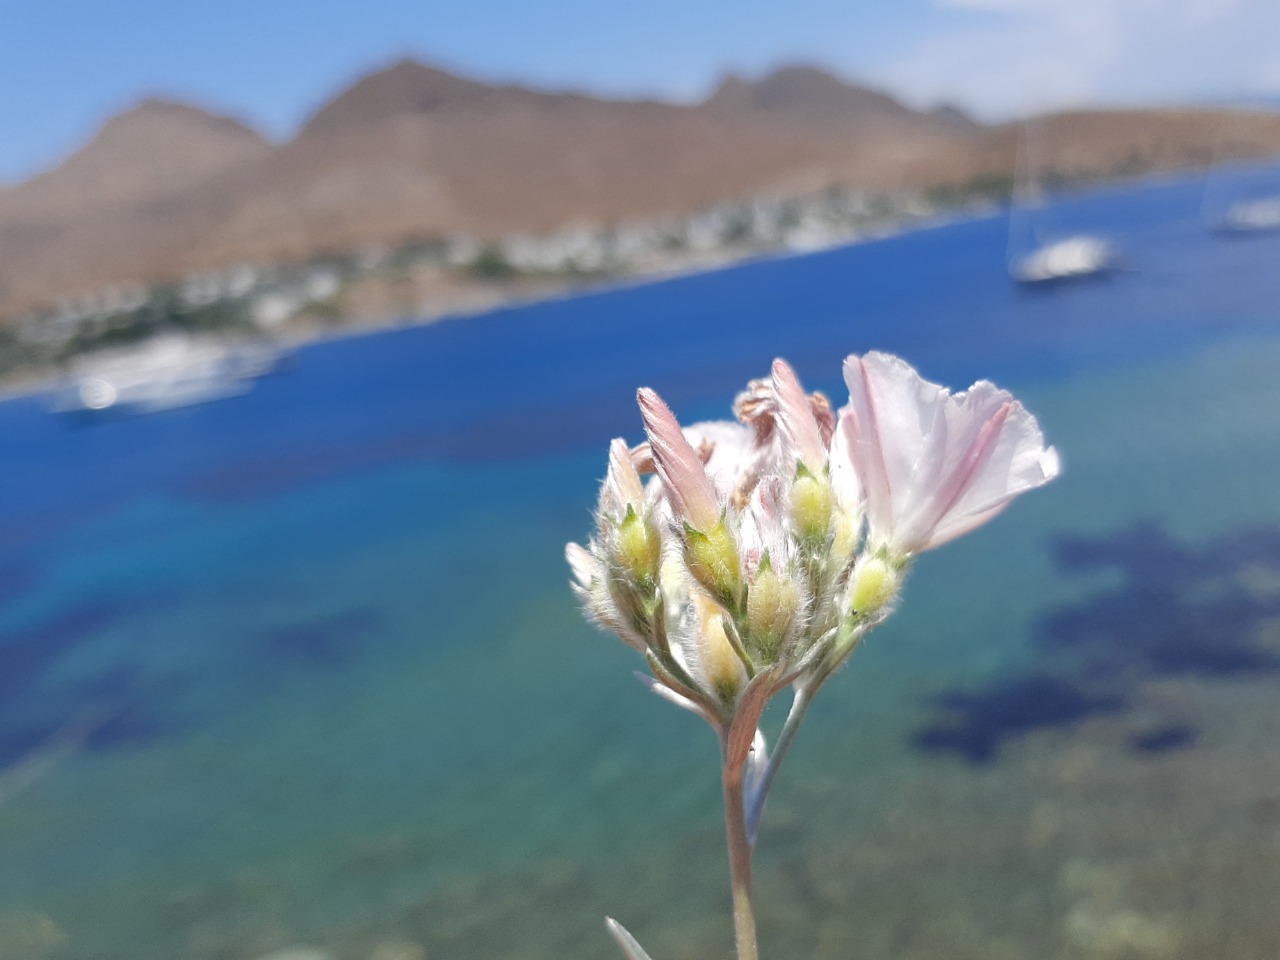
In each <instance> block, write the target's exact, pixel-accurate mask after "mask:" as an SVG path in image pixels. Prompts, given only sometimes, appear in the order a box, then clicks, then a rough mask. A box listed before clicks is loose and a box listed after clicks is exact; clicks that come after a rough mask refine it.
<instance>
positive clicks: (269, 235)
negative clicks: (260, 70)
mask: <svg viewBox="0 0 1280 960" xmlns="http://www.w3.org/2000/svg"><path fill="white" fill-rule="evenodd" d="M1043 127H1044V131H1045V133H1044V136H1043V137H1042V138H1041V139H1042V140H1043V141H1044V143H1045V147H1044V150H1043V153H1044V156H1045V158H1046V161H1047V162H1050V163H1051V164H1052V165H1053V166H1054V167H1060V168H1061V169H1062V170H1063V171H1064V172H1068V173H1070V174H1071V175H1078V176H1098V175H1112V174H1115V173H1117V172H1124V171H1129V172H1135V171H1138V170H1145V169H1153V168H1154V169H1164V168H1173V167H1182V166H1188V165H1193V164H1203V163H1205V162H1207V161H1208V160H1209V159H1210V157H1211V156H1212V153H1213V150H1214V144H1215V143H1216V142H1218V141H1220V140H1221V129H1222V114H1220V113H1215V112H1212V111H1198V112H1197V111H1191V112H1188V111H1166V112H1152V111H1129V112H1123V113H1082V114H1064V115H1060V116H1056V117H1052V118H1048V119H1047V120H1045V121H1044V123H1043ZM1244 128H1245V129H1244V133H1243V134H1241V135H1240V136H1239V137H1238V138H1237V140H1238V142H1234V143H1233V146H1234V148H1237V149H1236V150H1235V152H1236V153H1243V154H1250V155H1253V154H1259V153H1268V152H1280V116H1277V115H1258V116H1254V117H1251V118H1248V119H1247V122H1246V123H1245V124H1244ZM1019 136H1020V128H1017V127H1013V126H1005V127H996V128H988V127H983V126H980V125H978V124H976V123H974V122H973V121H972V120H970V119H969V118H967V117H965V116H964V115H963V114H961V113H959V112H958V111H956V110H954V109H940V110H935V111H917V110H912V109H910V108H908V107H906V106H904V105H903V104H901V103H899V102H898V101H896V100H894V99H893V98H892V97H890V96H888V95H886V94H884V93H881V92H878V91H874V90H869V89H866V88H863V87H859V86H856V85H853V84H849V83H846V82H844V81H842V80H840V79H838V78H836V77H834V76H832V75H830V74H827V73H824V72H822V71H819V70H815V69H813V68H808V67H787V68H783V69H780V70H777V71H775V72H774V73H772V74H770V75H768V76H766V77H764V78H762V79H760V80H757V81H754V82H749V81H745V80H742V79H739V78H734V77H729V78H726V79H725V80H724V81H723V82H722V83H721V84H720V86H719V87H718V88H717V90H716V91H715V92H714V93H713V94H712V95H711V96H710V97H709V98H708V99H707V100H706V101H705V102H703V103H701V104H696V105H692V106H684V105H676V104H671V103H663V102H658V101H644V100H605V99H600V98H596V97H591V96H587V95H584V94H580V93H556V92H543V91H537V90H530V89H526V88H523V87H518V86H500V85H493V84H486V83H481V82H478V81H475V80H471V79H467V78H463V77H458V76H454V75H452V74H450V73H447V72H445V71H442V70H439V69H435V68H432V67H428V66H425V65H423V64H419V63H415V62H412V61H404V62H401V63H398V64H396V65H394V66H392V67H390V68H389V69H386V70H383V71H380V72H378V73H375V74H372V75H370V76H368V77H365V78H364V79H362V80H360V81H359V82H357V83H356V84H354V85H353V86H351V87H350V88H349V89H347V90H346V91H344V92H342V93H341V94H339V95H338V96H337V97H335V98H334V99H333V100H332V101H330V102H329V103H328V104H326V105H325V106H323V107H322V108H321V109H320V110H319V111H317V113H316V114H315V115H314V116H313V117H312V118H311V119H310V121H309V122H308V123H307V124H306V125H305V126H304V128H303V129H302V131H301V132H300V133H299V134H298V136H297V137H295V138H294V139H293V140H292V141H291V142H289V143H286V144H283V145H280V146H277V147H272V146H270V145H268V144H267V143H266V142H265V141H264V140H263V139H262V138H261V137H259V136H258V135H257V134H256V133H254V132H253V131H251V130H249V129H247V128H246V127H244V126H242V125H240V124H238V123H236V122H235V121H231V120H227V119H225V118H218V117H213V116H211V115H209V114H207V113H204V112H203V111H199V110H196V109H194V108H190V107H184V106H181V105H178V104H166V103H159V102H154V101H152V102H148V103H145V104H143V105H141V106H139V107H138V108H135V109H134V110H132V111H130V112H129V113H127V114H123V115H121V116H119V117H117V118H115V119H113V120H111V121H109V122H108V123H107V124H106V126H104V127H103V129H102V131H101V132H100V133H99V134H98V136H96V137H95V138H94V140H93V141H91V142H90V143H89V144H88V145H87V146H86V147H85V148H84V149H83V150H82V151H80V152H79V153H77V154H76V155H74V156H73V157H71V158H69V159H68V160H67V161H66V162H65V163H63V164H62V165H61V166H59V167H58V168H56V169H54V170H51V171H49V172H47V173H45V174H42V175H40V176H38V177H36V178H34V179H32V180H31V181H28V182H27V183H25V184H22V185H19V186H17V187H14V188H11V189H9V190H7V191H0V316H3V315H13V314H15V313H17V312H19V311H21V310H24V309H29V308H31V307H32V306H38V305H41V304H46V303H49V302H51V301H52V300H53V299H54V298H56V297H58V296H60V295H65V294H68V293H76V292H80V291H87V290H93V289H97V288H101V287H102V286H104V285H107V284H110V283H114V282H119V281H125V280H139V281H154V280H159V279H163V278H169V277H174V276H176V275H179V274H181V273H183V272H186V271H190V270H194V269H200V268H205V267H212V266H218V265H224V264H229V263H233V262H237V261H243V260H246V259H271V258H282V259H283V258H300V257H305V256H308V255H310V254H313V253H316V252H319V251H335V250H344V249H350V248H352V247H353V246H356V245H359V244H363V243H367V242H380V243H394V242H397V241H399V240H401V239H404V238H407V237H411V236H421V235H427V234H442V233H455V232H471V233H474V234H478V235H481V236H496V235H500V234H504V233H510V232H517V231H541V230H546V229H550V228H554V227H556V226H558V225H562V224H565V223H570V222H596V223H599V222H615V221H619V220H625V219H629V218H636V217H652V216H657V215H662V214H668V213H671V214H679V213H687V212H690V211H693V210H695V209H698V208H700V207H705V206H707V205H709V204H712V203H715V202H717V201H719V200H722V199H725V198H729V197H734V196H742V195H746V194H750V193H754V192H759V191H764V190H774V191H788V190H794V191H798V190H804V189H811V188H817V187H821V186H824V185H827V184H830V183H833V182H842V183H846V184H851V185H861V186H867V187H873V188H903V187H913V188H914V187H921V188H922V187H928V186H933V185H937V184H946V183H955V184H959V183H964V182H966V181H969V180H972V179H974V178H977V177H981V176H990V175H993V174H1005V175H1007V174H1009V173H1010V172H1011V171H1012V170H1013V167H1014V156H1015V153H1016V152H1017V144H1018V140H1019Z"/></svg>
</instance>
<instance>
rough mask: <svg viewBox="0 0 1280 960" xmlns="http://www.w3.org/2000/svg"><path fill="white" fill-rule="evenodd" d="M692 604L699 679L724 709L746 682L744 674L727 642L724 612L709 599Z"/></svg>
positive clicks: (743, 669) (695, 600)
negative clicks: (696, 628)
mask: <svg viewBox="0 0 1280 960" xmlns="http://www.w3.org/2000/svg"><path fill="white" fill-rule="evenodd" d="M694 604H695V605H696V607H697V610H698V619H699V621H700V625H701V629H700V630H699V631H698V633H699V641H700V649H699V659H700V661H701V667H702V675H703V678H704V681H705V683H706V684H707V685H709V686H710V687H711V689H710V690H708V691H707V692H708V693H714V694H715V695H716V696H717V697H718V698H719V699H720V701H721V702H722V703H724V704H725V705H726V706H728V705H731V704H732V703H733V702H734V701H735V700H736V699H737V698H738V694H739V692H741V690H742V687H743V686H744V685H745V684H746V682H747V672H746V669H745V668H744V667H743V665H742V660H741V659H740V658H739V657H738V654H737V651H735V650H734V649H733V644H732V643H731V642H730V641H729V637H728V634H726V633H725V628H724V611H723V610H721V609H720V607H719V606H717V605H716V604H715V603H714V602H713V601H712V600H711V599H709V598H708V597H705V596H697V595H696V592H695V597H694Z"/></svg>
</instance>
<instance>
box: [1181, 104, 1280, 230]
mask: <svg viewBox="0 0 1280 960" xmlns="http://www.w3.org/2000/svg"><path fill="white" fill-rule="evenodd" d="M1248 116H1249V114H1248V113H1247V112H1245V111H1242V110H1234V111H1231V112H1226V113H1224V116H1223V120H1222V125H1221V127H1220V128H1219V131H1218V142H1217V144H1216V145H1215V147H1214V163H1213V165H1212V166H1211V167H1210V168H1209V175H1208V178H1207V179H1206V180H1205V187H1204V201H1203V203H1202V205H1201V211H1200V213H1201V219H1202V220H1203V221H1204V225H1205V227H1206V228H1207V229H1208V230H1210V231H1211V232H1213V233H1218V234H1232V235H1250V234H1260V233H1269V232H1271V231H1273V230H1280V165H1277V164H1276V163H1275V162H1274V160H1273V161H1272V162H1270V163H1267V162H1254V163H1243V162H1234V163H1233V162H1230V161H1229V159H1228V158H1227V157H1226V156H1225V154H1227V153H1228V144H1231V143H1236V144H1239V143H1241V142H1245V143H1247V137H1245V136H1233V135H1232V128H1233V127H1238V126H1240V124H1241V123H1242V122H1243V120H1244V119H1245V118H1247V117H1248ZM1233 121H1234V123H1233ZM1237 149H1238V147H1237Z"/></svg>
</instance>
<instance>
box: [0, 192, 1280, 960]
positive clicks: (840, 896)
mask: <svg viewBox="0 0 1280 960" xmlns="http://www.w3.org/2000/svg"><path fill="white" fill-rule="evenodd" d="M1204 195H1205V183H1204V181H1203V179H1195V178H1191V179H1181V180H1168V181H1149V182H1146V183H1143V184H1139V185H1128V186H1125V187H1113V188H1107V189H1100V190H1094V191H1091V192H1088V193H1085V194H1081V195H1077V196H1075V197H1072V198H1070V199H1066V200H1062V201H1060V202H1059V203H1057V204H1056V205H1054V206H1053V207H1052V208H1050V209H1048V210H1046V211H1044V213H1043V215H1044V216H1045V217H1046V218H1052V224H1053V227H1054V229H1056V230H1059V231H1069V230H1072V229H1087V230H1090V231H1095V232H1100V233H1103V234H1105V235H1106V236H1108V237H1109V238H1111V239H1112V240H1113V241H1114V242H1115V243H1116V244H1118V246H1119V247H1120V249H1121V250H1122V251H1123V253H1124V256H1125V269H1124V270H1122V271H1120V272H1118V273H1116V274H1114V275H1112V276H1109V277H1106V278H1103V279H1096V280H1091V281H1083V282H1078V283H1071V284H1062V285H1058V286H1054V287H1051V288H1048V289H1024V288H1018V287H1016V286H1014V285H1013V284H1011V283H1010V282H1009V280H1008V277H1007V274H1006V269H1005V258H1006V252H1007V251H1006V246H1007V238H1008V236H1009V230H1008V224H1007V219H1006V217H1005V216H1004V215H1002V214H998V215H992V216H988V217H984V218H979V219H976V220H971V221H967V222H962V223H955V224H950V225H941V226H936V227H933V228H929V229H923V230H919V231H917V232H913V233H909V234H904V235H901V236H896V237H892V238H888V239H883V240H877V241H874V242H867V243H862V244H858V245H853V246H849V247H845V248H842V249H837V250H832V251H829V252H824V253H818V254H812V255H807V256H802V257H784V258H776V259H766V260H761V261H757V262H753V263H748V264H745V265H740V266H736V267H733V268H730V269H725V270H720V271H717V272H712V273H706V274H701V275H697V276H689V277H684V278H679V279H673V280H669V281H665V282H660V283H654V284H650V285H646V286H639V287H633V288H629V289H619V290H612V291H603V292H597V293H591V294H587V295H583V296H578V297H575V298H571V299H565V300H557V301H552V302H545V303H540V304H535V305H528V306H520V307H513V308H509V309H504V310H499V311H497V312H494V313H491V314H488V315H485V316H480V317H473V318H467V319H465V320H464V319H459V320H451V321H445V322H441V323H438V324H434V325H431V326H422V327H409V328H405V329H401V330H396V331H392V332H385V333H379V334H374V335H369V336H363V337H355V338H349V339H342V340H334V341H330V342H326V343H318V344H314V345H311V346H308V347H305V348H303V349H300V350H299V351H298V352H297V354H296V356H295V358H294V360H295V362H294V363H293V364H292V366H291V368H290V369H288V370H287V371H285V372H283V373H281V374H279V375H275V376H271V377H268V378H266V379H263V380H261V381H260V382H259V383H258V384H257V386H256V388H255V389H254V390H253V392H252V393H250V394H248V395H246V396H241V397H235V398H231V399H225V400H220V401H217V402H213V403H208V404H204V405H200V406H192V407H187V408H184V409H179V410H173V411H168V412H163V413H156V414H150V415H147V416H139V417H114V418H103V419H97V420H84V419H76V418H71V417H67V416H57V415H53V414H51V413H50V412H49V410H48V407H47V403H46V400H45V398H42V397H39V396H31V397H26V398H21V399H16V400H12V401H10V402H6V403H3V404H0V957H3V958H5V960H257V958H260V957H264V956H268V955H270V954H271V953H272V952H273V951H278V950H281V949H284V948H287V947H308V948H311V949H314V950H316V951H320V952H321V953H322V955H323V956H326V957H329V958H332V960H424V958H426V960H470V958H477V960H479V958H491V960H503V958H510V960H516V958H520V960H575V958H588V957H590V958H597V957H613V956H615V953H614V947H613V944H612V943H611V942H610V941H609V940H608V937H607V936H606V933H605V930H604V926H603V922H602V921H603V917H604V916H605V915H606V914H609V915H612V916H615V917H617V918H618V919H619V920H621V921H622V922H623V923H625V924H626V925H627V926H628V927H629V928H630V929H631V930H632V931H633V932H634V933H635V934H636V936H637V937H639V939H640V940H641V941H642V942H643V943H644V944H645V945H646V947H647V948H648V949H649V951H650V952H651V953H652V955H653V956H654V958H655V960H704V958H706V960H712V958H715V960H720V958H728V957H729V956H731V953H732V933H731V924H730V920H729V896H728V883H727V880H728V876H727V875H728V870H727V865H726V861H725V856H724V852H723V838H722V820H721V813H720V807H719V803H720V798H719V786H718V780H717V751H716V745H715V741H714V737H713V735H712V733H711V732H710V730H708V729H706V728H705V726H704V725H703V724H702V723H701V721H699V720H698V719H697V718H695V717H693V716H692V715H689V714H686V713H683V712H682V711H679V710H677V709H675V708H674V707H672V706H670V705H669V704H667V703H665V702H663V701H661V700H659V699H657V698H656V697H653V696H652V695H651V694H649V693H648V692H646V691H645V690H644V689H643V688H642V687H641V686H640V684H638V683H636V682H635V680H634V679H633V677H632V675H631V674H632V672H633V671H634V670H636V669H639V668H640V667H641V666H642V665H641V664H640V663H639V662H638V660H637V658H636V656H635V654H634V653H633V652H632V651H631V650H629V649H628V648H626V647H625V646H623V645H622V644H621V643H620V642H618V641H617V640H616V639H614V638H612V637H609V636H606V635H604V634H601V633H598V632H596V631H594V630H593V629H592V628H590V627H589V626H587V625H586V624H585V623H584V622H583V620H582V618H581V616H580V614H579V612H578V611H577V609H576V608H575V603H574V600H573V598H572V596H571V593H570V591H569V589H568V586H567V580H568V573H567V570H566V569H565V566H564V561H563V546H564V544H565V542H566V541H568V540H582V539H584V538H585V537H586V536H587V535H588V533H589V528H590V524H591V517H590V510H591V507H592V505H593V503H594V498H595V493H596V487H597V483H598V480H599V478H600V477H601V476H602V474H603V473H604V468H605V460H606V446H607V442H608V440H609V439H610V438H611V437H613V436H616V435H622V436H625V437H626V438H627V439H628V440H631V441H638V440H639V438H640V421H639V416H638V413H637V412H636V409H635V407H634V399H633V398H634V391H635V388H636V387H637V386H639V385H641V384H647V385H650V386H652V387H655V388H656V389H658V390H659V392H661V393H662V394H663V395H664V396H665V397H666V398H667V399H668V401H669V402H670V403H671V404H672V406H673V407H674V408H675V409H676V411H677V412H678V413H679V414H680V415H681V417H682V418H683V419H685V420H686V421H692V420H696V419H701V418H708V417H727V416H728V415H729V405H730V403H731V400H732V397H733V395H734V393H735V391H737V390H738V389H740V388H741V387H742V386H743V385H744V384H745V383H746V381H747V380H748V379H749V378H751V377H755V376H761V375H763V374H764V373H765V372H766V371H767V370H768V365H769V362H770V360H771V359H772V358H773V357H775V356H783V357H786V358H787V359H789V360H790V361H791V362H792V363H793V365H794V366H795V367H796V369H797V370H798V371H799V373H800V375H801V377H802V379H803V380H804V381H805V383H806V385H807V386H809V387H810V388H817V389H822V390H824V391H826V392H827V393H828V394H829V396H831V397H832V399H833V401H834V402H835V403H836V404H837V405H839V404H841V403H843V402H844V398H845V391H844V387H843V385H842V383H841V381H840V363H841V360H842V358H843V357H844V356H846V355H847V354H849V353H851V352H855V351H856V352H863V351H866V350H869V349H882V350H889V351H894V352H897V353H900V354H902V355H903V356H904V357H906V358H907V359H908V360H910V361H911V362H912V363H913V364H914V365H916V366H917V367H918V368H919V369H920V370H921V371H922V372H923V373H924V374H925V375H926V376H927V377H929V378H931V379H934V380H937V381H940V382H944V383H947V384H951V385H953V386H955V387H957V388H959V387H963V386H966V385H967V384H969V383H971V382H972V381H974V380H975V379H978V378H983V377H985V378H990V379H993V380H995V381H996V382H997V383H999V384H1001V385H1002V386H1006V387H1008V388H1010V389H1012V390H1014V391H1015V392H1016V393H1017V395H1018V396H1019V397H1020V398H1021V399H1023V400H1024V401H1025V403H1026V404H1027V406H1028V407H1030V408H1031V409H1032V410H1033V411H1034V412H1035V413H1036V414H1037V415H1038V416H1039V418H1040V420H1041V423H1042V425H1043V427H1044V429H1045V433H1046V434H1047V437H1048V439H1049V440H1050V441H1051V442H1053V443H1054V444H1056V445H1057V446H1058V448H1059V449H1060V451H1061V453H1062V457H1063V462H1064V472H1063V475H1062V477H1061V478H1060V479H1059V480H1058V481H1057V482H1055V483H1054V484H1052V485H1051V486H1049V487H1047V488H1045V489H1044V490H1041V491H1037V492H1036V493H1034V494H1031V495H1028V496H1026V497H1024V498H1023V499H1022V500H1020V501H1019V502H1018V503H1016V504H1015V505H1014V506H1013V507H1011V508H1010V509H1009V510H1008V511H1007V512H1006V513H1004V514H1003V515H1002V516H1000V517H999V518H998V519H996V520H995V521H993V522H992V523H991V524H989V525H988V526H986V527H984V528H983V529H981V530H980V531H978V532H976V533H974V534H972V535H970V536H968V537H966V538H964V539H963V540H961V541H958V542H956V543H954V544H951V545H948V546H947V547H945V548H943V549H941V550H939V551H937V552H935V553H932V554H930V555H928V556H926V557H924V558H922V559H921V560H920V562H919V563H918V564H917V565H916V568H915V570H914V572H913V573H912V576H911V578H910V580H909V582H908V584H907V588H906V594H905V599H904V602H903V604H902V607H901V609H900V610H899V612H898V613H897V614H896V615H895V616H894V617H893V619H892V620H890V621H889V622H888V623H886V624H885V625H884V626H883V627H882V628H881V629H880V630H878V631H877V632H876V633H875V634H874V635H873V636H872V637H871V638H870V639H869V640H868V642H867V644H866V645H865V646H864V648H863V649H861V650H860V651H859V652H858V653H857V654H856V655H855V656H854V657H853V659H852V662H851V663H850V665H849V666H848V668H847V669H846V670H845V671H844V672H842V673H841V674H840V675H839V676H838V677H836V678H835V679H834V680H833V681H832V682H831V683H830V684H829V685H828V686H827V687H826V688H825V689H824V690H823V692H822V695H821V697H820V698H819V700H818V702H817V704H816V705H815V707H814V709H813V711H812V712H811V714H810V716H809V719H808V721H807V724H806V728H805V729H804V730H803V731H802V732H801V735H800V737H799V739H798V740H797V742H796V746H795V748H794V751H793V753H792V754H791V756H790V758H789V759H788V763H787V765H786V767H785V768H784V769H783V771H782V775H781V777H780V778H779V781H778V783H777V785H776V786H775V789H774V792H773V796H772V798H771V800H770V808H769V810H768V812H767V814H766V818H765V823H764V829H763V832H762V836H761V839H760V843H759V847H758V851H757V876H756V897H757V901H758V912H759V924H760V928H761V937H762V949H763V955H764V956H765V957H768V958H787V960H798V958H810V957H812V958H833V960H834V958H847V960H855V958H890V957H892V958H934V957H937V958H943V957H946V958H973V960H1006V958H1007V960H1015V958H1027V960H1046V958H1081V957H1099V958H1111V960H1119V958H1131V957H1138V958H1141V957H1154V958H1188V960H1189V958H1204V957H1211V956H1212V957H1230V958H1232V960H1250V958H1258V960H1263V958H1267V960H1274V957H1275V956H1276V950H1277V949H1278V947H1277V945H1278V944H1280V915H1278V913H1277V911H1276V910H1275V902H1276V894H1277V891H1280V234H1269V235H1259V236H1252V237H1247V238H1244V237H1242V238H1228V237H1222V236H1216V235H1213V234H1211V233H1210V232H1209V231H1207V230H1206V229H1205V224H1204V223H1203V221H1202V218H1201V200H1202V198H1203V197H1204ZM768 719H769V723H770V725H771V730H772V729H776V724H777V722H778V720H779V718H778V717H777V716H775V715H774V711H771V713H770V715H769V718H768Z"/></svg>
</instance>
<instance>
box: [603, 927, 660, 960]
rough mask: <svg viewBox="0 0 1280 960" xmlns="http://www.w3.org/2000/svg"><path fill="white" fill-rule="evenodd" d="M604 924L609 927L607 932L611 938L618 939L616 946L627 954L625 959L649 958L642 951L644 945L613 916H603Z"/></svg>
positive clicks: (642, 959)
mask: <svg viewBox="0 0 1280 960" xmlns="http://www.w3.org/2000/svg"><path fill="white" fill-rule="evenodd" d="M604 925H605V926H606V927H608V928H609V933H611V934H612V935H613V939H615V940H617V941H618V946H620V947H621V948H622V952H623V953H625V954H626V955H627V960H650V958H649V955H648V954H647V953H645V952H644V947H642V946H640V944H639V943H638V942H637V941H636V938H635V937H633V936H632V935H631V934H630V933H628V932H627V928H626V927H624V926H623V925H622V924H620V923H619V922H618V921H617V920H615V919H613V917H605V918H604Z"/></svg>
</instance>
